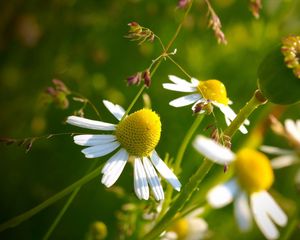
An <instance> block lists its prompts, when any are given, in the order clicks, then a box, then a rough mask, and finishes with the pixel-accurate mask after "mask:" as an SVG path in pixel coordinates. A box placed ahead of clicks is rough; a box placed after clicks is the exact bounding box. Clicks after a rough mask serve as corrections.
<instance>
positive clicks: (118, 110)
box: [103, 100, 125, 120]
mask: <svg viewBox="0 0 300 240" xmlns="http://www.w3.org/2000/svg"><path fill="white" fill-rule="evenodd" d="M103 104H104V105H105V107H106V108H107V109H108V110H109V111H110V112H111V113H112V115H114V116H115V118H116V119H118V120H121V118H122V117H123V115H124V114H125V110H124V109H123V108H122V107H121V106H120V105H118V104H113V103H111V102H109V101H107V100H103Z"/></svg>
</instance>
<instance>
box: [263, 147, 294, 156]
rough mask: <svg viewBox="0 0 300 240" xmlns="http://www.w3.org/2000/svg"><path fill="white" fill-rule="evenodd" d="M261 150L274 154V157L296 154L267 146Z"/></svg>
mask: <svg viewBox="0 0 300 240" xmlns="http://www.w3.org/2000/svg"><path fill="white" fill-rule="evenodd" d="M259 149H260V150H261V151H263V152H265V153H269V154H274V155H288V154H292V153H293V152H294V151H292V150H288V149H282V148H278V147H272V146H266V145H263V146H261V147H260V148H259Z"/></svg>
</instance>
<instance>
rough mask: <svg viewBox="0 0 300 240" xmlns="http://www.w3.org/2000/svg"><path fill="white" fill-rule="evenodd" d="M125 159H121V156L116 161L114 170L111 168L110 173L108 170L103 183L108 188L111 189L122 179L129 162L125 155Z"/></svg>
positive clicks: (102, 180)
mask: <svg viewBox="0 0 300 240" xmlns="http://www.w3.org/2000/svg"><path fill="white" fill-rule="evenodd" d="M123 156H124V158H121V156H120V155H119V158H118V159H115V161H114V163H115V164H114V166H113V168H111V169H110V170H109V171H108V170H106V171H105V173H104V175H103V177H102V179H101V182H102V183H103V184H104V185H105V186H106V187H111V186H112V185H113V184H114V183H115V182H116V181H117V180H118V178H119V177H120V175H121V173H122V171H123V169H124V167H125V165H126V162H127V160H128V156H125V155H123Z"/></svg>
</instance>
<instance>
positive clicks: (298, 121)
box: [296, 119, 300, 137]
mask: <svg viewBox="0 0 300 240" xmlns="http://www.w3.org/2000/svg"><path fill="white" fill-rule="evenodd" d="M296 127H297V132H298V135H299V137H300V119H298V120H297V121H296Z"/></svg>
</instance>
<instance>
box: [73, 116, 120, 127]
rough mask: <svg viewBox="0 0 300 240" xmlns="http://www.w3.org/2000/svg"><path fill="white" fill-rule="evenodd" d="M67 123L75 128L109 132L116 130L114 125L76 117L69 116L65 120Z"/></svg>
mask: <svg viewBox="0 0 300 240" xmlns="http://www.w3.org/2000/svg"><path fill="white" fill-rule="evenodd" d="M67 123H69V124H71V125H74V126H77V127H82V128H87V129H94V130H104V131H111V130H115V129H116V125H115V124H111V123H106V122H101V121H95V120H91V119H87V118H82V117H77V116H69V117H68V119H67Z"/></svg>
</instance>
